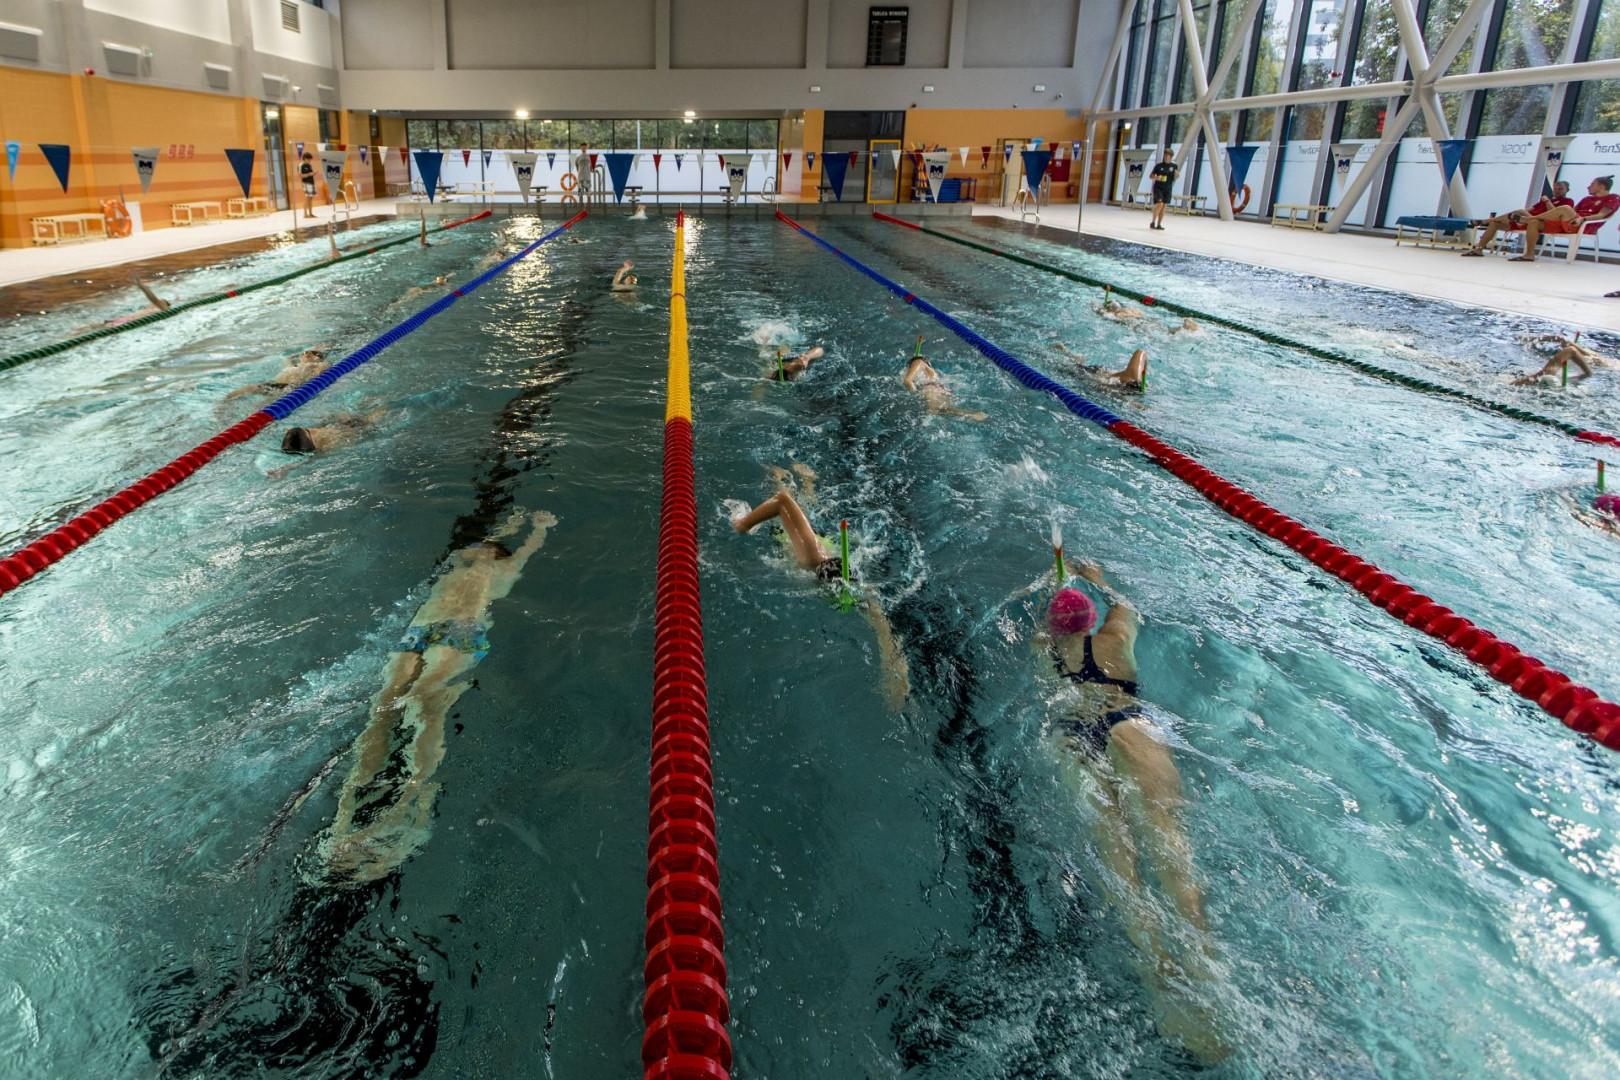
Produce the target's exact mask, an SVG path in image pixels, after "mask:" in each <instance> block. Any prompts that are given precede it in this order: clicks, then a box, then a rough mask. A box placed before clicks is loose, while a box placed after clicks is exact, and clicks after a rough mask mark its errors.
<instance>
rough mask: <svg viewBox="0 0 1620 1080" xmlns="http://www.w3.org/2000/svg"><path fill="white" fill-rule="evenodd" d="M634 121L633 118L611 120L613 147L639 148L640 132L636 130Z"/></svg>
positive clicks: (620, 148) (616, 148)
mask: <svg viewBox="0 0 1620 1080" xmlns="http://www.w3.org/2000/svg"><path fill="white" fill-rule="evenodd" d="M636 123H637V122H636V121H634V120H615V121H613V149H615V150H640V149H641V133H640V132H638V131H637V130H636Z"/></svg>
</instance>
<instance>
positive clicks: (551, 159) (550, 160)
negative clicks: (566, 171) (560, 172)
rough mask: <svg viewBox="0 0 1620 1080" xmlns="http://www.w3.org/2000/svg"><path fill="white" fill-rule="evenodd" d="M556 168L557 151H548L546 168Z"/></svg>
mask: <svg viewBox="0 0 1620 1080" xmlns="http://www.w3.org/2000/svg"><path fill="white" fill-rule="evenodd" d="M556 167H557V151H555V150H548V151H547V152H546V168H548V169H555V168H556Z"/></svg>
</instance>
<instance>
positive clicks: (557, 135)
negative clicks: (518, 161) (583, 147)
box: [526, 120, 568, 150]
mask: <svg viewBox="0 0 1620 1080" xmlns="http://www.w3.org/2000/svg"><path fill="white" fill-rule="evenodd" d="M526 130H527V133H528V140H529V149H530V150H565V149H567V148H568V121H566V120H530V121H527V125H526Z"/></svg>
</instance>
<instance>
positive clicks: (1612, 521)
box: [1575, 494, 1620, 536]
mask: <svg viewBox="0 0 1620 1080" xmlns="http://www.w3.org/2000/svg"><path fill="white" fill-rule="evenodd" d="M1575 517H1576V519H1577V520H1579V521H1581V522H1583V523H1585V524H1587V525H1594V526H1596V527H1597V528H1599V529H1603V530H1605V531H1607V532H1611V533H1614V534H1615V535H1616V536H1620V495H1615V494H1609V495H1599V496H1598V497H1597V498H1595V499H1593V500H1592V510H1591V512H1585V511H1582V510H1576V511H1575Z"/></svg>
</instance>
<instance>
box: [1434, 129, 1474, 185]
mask: <svg viewBox="0 0 1620 1080" xmlns="http://www.w3.org/2000/svg"><path fill="white" fill-rule="evenodd" d="M1434 148H1435V150H1436V151H1437V152H1438V153H1439V155H1440V173H1441V175H1443V176H1444V177H1445V183H1448V184H1449V183H1451V178H1452V177H1453V176H1456V175H1457V166H1459V165H1461V164H1462V156H1463V151H1464V150H1466V149H1467V148H1468V140H1467V139H1436V140H1434Z"/></svg>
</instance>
